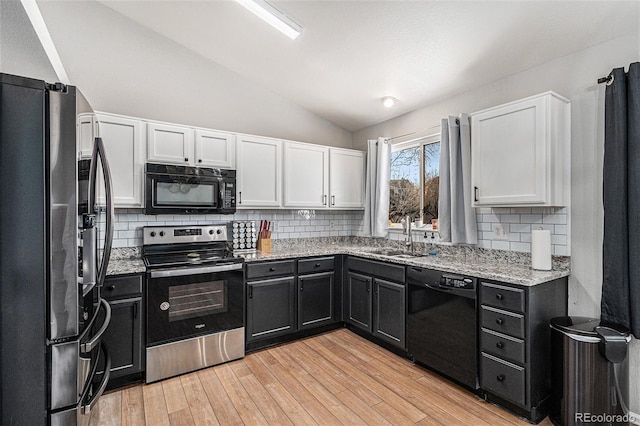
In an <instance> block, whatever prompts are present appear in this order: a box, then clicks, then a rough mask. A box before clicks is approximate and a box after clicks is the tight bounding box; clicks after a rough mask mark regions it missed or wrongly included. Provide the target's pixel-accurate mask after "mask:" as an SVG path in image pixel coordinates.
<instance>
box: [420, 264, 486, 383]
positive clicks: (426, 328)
mask: <svg viewBox="0 0 640 426" xmlns="http://www.w3.org/2000/svg"><path fill="white" fill-rule="evenodd" d="M407 283H408V286H407V288H408V291H409V294H408V303H407V351H408V352H409V354H410V355H411V356H412V357H413V359H414V360H415V361H418V362H420V363H422V364H424V365H426V366H428V367H430V368H432V369H434V370H436V371H438V372H440V373H442V374H444V375H446V376H448V377H450V378H452V379H454V380H456V381H458V382H460V383H462V384H463V385H465V386H468V387H469V388H471V389H478V360H477V353H478V347H477V342H478V337H477V336H478V332H477V308H476V285H477V279H476V278H471V277H464V276H460V275H455V274H447V273H442V272H439V271H433V270H430V269H424V268H417V267H408V268H407Z"/></svg>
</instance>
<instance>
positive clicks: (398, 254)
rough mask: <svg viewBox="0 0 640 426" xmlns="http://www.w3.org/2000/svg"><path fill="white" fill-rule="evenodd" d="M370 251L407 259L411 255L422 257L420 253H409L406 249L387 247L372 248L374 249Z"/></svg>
mask: <svg viewBox="0 0 640 426" xmlns="http://www.w3.org/2000/svg"><path fill="white" fill-rule="evenodd" d="M370 253H372V254H379V255H382V256H389V257H396V258H399V259H409V258H412V257H422V256H423V255H422V254H420V253H410V252H408V251H403V250H388V249H383V250H374V251H371V252H370Z"/></svg>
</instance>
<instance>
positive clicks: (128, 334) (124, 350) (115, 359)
mask: <svg viewBox="0 0 640 426" xmlns="http://www.w3.org/2000/svg"><path fill="white" fill-rule="evenodd" d="M109 305H111V323H110V324H109V327H108V328H107V331H105V334H104V337H103V339H104V342H105V344H106V345H107V348H108V349H109V354H110V355H111V377H112V378H116V377H121V376H128V375H130V374H135V373H140V372H142V370H143V368H142V365H143V364H142V350H143V348H144V345H143V342H142V317H143V315H142V298H141V297H136V298H131V299H123V300H110V301H109Z"/></svg>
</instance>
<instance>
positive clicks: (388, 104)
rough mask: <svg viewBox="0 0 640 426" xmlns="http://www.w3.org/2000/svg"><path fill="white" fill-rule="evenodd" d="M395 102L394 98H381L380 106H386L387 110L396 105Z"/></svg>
mask: <svg viewBox="0 0 640 426" xmlns="http://www.w3.org/2000/svg"><path fill="white" fill-rule="evenodd" d="M396 101H397V99H396V98H393V97H391V96H385V97H384V98H382V105H384V106H386V107H387V108H391V107H392V106H394V105H395V104H396Z"/></svg>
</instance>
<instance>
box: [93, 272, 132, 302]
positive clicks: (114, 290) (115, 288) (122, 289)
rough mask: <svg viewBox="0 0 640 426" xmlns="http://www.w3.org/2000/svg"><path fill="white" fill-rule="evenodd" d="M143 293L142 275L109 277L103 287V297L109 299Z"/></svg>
mask: <svg viewBox="0 0 640 426" xmlns="http://www.w3.org/2000/svg"><path fill="white" fill-rule="evenodd" d="M141 293H142V275H127V276H111V277H107V279H106V280H105V282H104V286H103V287H102V296H103V297H104V298H105V299H107V300H109V299H116V298H121V297H123V296H131V295H134V294H141Z"/></svg>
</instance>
